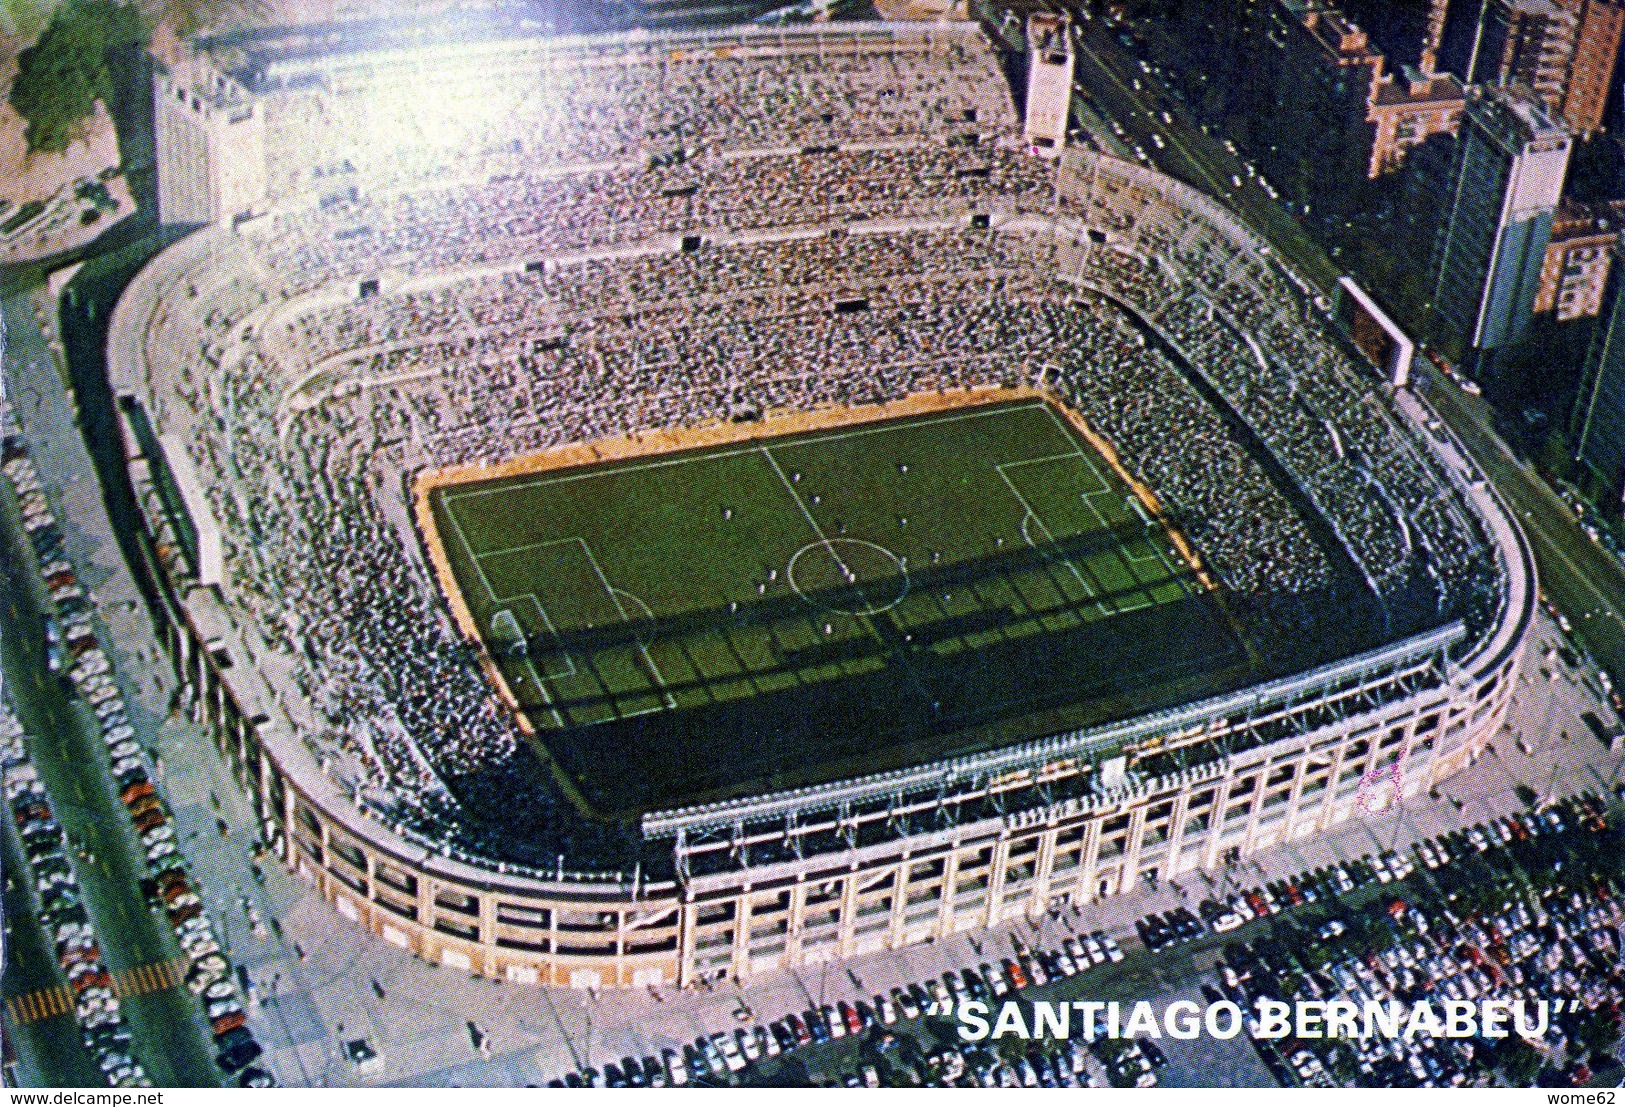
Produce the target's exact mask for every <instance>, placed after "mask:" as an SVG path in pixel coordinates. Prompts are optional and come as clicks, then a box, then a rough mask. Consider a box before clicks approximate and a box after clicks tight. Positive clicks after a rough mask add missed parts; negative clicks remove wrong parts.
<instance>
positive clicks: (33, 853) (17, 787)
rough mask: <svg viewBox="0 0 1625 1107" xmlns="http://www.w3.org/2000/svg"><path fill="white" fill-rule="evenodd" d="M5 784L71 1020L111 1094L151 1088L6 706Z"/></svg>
mask: <svg viewBox="0 0 1625 1107" xmlns="http://www.w3.org/2000/svg"><path fill="white" fill-rule="evenodd" d="M0 778H3V780H4V784H5V790H6V803H7V804H8V805H9V806H10V807H11V814H12V818H13V819H14V820H15V822H16V826H17V834H18V837H19V839H20V840H21V842H22V847H23V854H24V856H25V857H26V859H27V864H26V869H27V871H26V873H23V874H19V875H20V876H23V877H25V879H26V881H27V882H29V883H31V884H32V886H33V891H34V894H35V896H36V897H37V898H38V902H39V920H40V925H41V926H42V927H44V928H45V931H46V934H47V935H48V937H49V938H50V939H51V941H52V942H53V943H54V945H55V949H56V955H57V963H58V964H59V965H60V966H61V969H62V975H63V976H64V977H66V978H67V982H68V987H69V989H70V990H71V991H72V993H73V1013H74V1017H75V1018H76V1019H77V1020H78V1022H79V1031H80V1034H81V1035H82V1036H83V1038H84V1043H85V1049H86V1050H88V1051H89V1052H90V1054H91V1056H92V1057H93V1058H94V1059H95V1061H96V1064H97V1066H98V1067H99V1068H100V1069H101V1071H102V1075H103V1076H104V1077H106V1079H107V1082H108V1083H109V1084H110V1085H112V1086H113V1087H115V1088H146V1087H151V1086H152V1081H151V1080H149V1079H148V1078H147V1074H146V1070H144V1069H143V1068H142V1067H141V1063H140V1062H139V1061H137V1060H135V1058H133V1057H132V1056H131V1055H130V1047H131V1044H132V1038H131V1034H130V1031H129V1028H128V1027H127V1026H125V1024H124V1019H123V1017H122V1016H121V1015H120V1013H119V1000H118V996H117V995H115V994H114V992H113V978H112V975H111V974H110V973H109V972H108V970H107V964H106V962H104V961H103V960H102V952H101V947H100V945H98V944H97V942H96V935H95V932H94V931H93V930H92V929H91V926H90V918H89V916H88V915H87V914H86V912H85V905H84V899H83V895H82V893H81V891H80V887H79V881H78V879H77V878H76V877H75V875H74V871H73V864H72V862H70V861H69V860H68V853H67V849H66V845H67V842H66V838H65V837H64V835H63V832H62V827H61V825H60V824H58V823H57V821H56V818H55V816H54V815H53V814H52V811H51V801H50V800H49V798H47V796H46V794H45V785H44V784H43V783H42V782H41V781H40V779H39V771H38V770H37V769H36V768H35V766H34V764H33V762H32V761H31V760H30V759H29V756H28V750H27V747H26V745H25V743H24V740H23V728H22V725H21V724H20V723H19V722H18V720H17V717H16V716H15V715H14V714H13V713H12V712H11V710H10V708H9V706H8V705H6V704H4V703H0Z"/></svg>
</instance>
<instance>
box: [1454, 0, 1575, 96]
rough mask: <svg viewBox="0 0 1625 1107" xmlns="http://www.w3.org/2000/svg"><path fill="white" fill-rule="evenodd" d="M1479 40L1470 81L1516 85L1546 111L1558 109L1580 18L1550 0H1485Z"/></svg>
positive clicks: (1566, 79) (1563, 91) (1567, 76)
mask: <svg viewBox="0 0 1625 1107" xmlns="http://www.w3.org/2000/svg"><path fill="white" fill-rule="evenodd" d="M1487 11H1488V13H1489V16H1488V18H1487V19H1486V20H1485V22H1484V29H1483V33H1482V35H1481V36H1480V39H1479V48H1478V56H1477V63H1476V65H1475V66H1474V70H1473V72H1472V74H1471V75H1470V76H1469V77H1468V81H1469V82H1470V83H1475V84H1503V85H1504V84H1513V83H1517V84H1520V85H1522V86H1523V87H1524V88H1527V89H1529V90H1530V91H1531V92H1533V93H1534V94H1535V95H1536V96H1538V97H1539V98H1540V100H1541V102H1542V103H1544V104H1545V105H1546V107H1547V110H1549V111H1552V112H1556V111H1558V110H1560V109H1561V108H1562V105H1563V98H1564V93H1565V90H1566V89H1567V87H1568V80H1569V66H1570V63H1571V62H1572V61H1573V60H1574V47H1575V35H1576V33H1577V31H1578V29H1579V25H1580V21H1579V19H1578V17H1576V15H1575V13H1574V12H1573V11H1572V10H1570V9H1569V8H1568V7H1567V6H1565V5H1564V4H1559V3H1556V2H1554V0H1491V2H1490V4H1489V5H1488V7H1487Z"/></svg>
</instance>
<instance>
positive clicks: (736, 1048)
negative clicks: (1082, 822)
mask: <svg viewBox="0 0 1625 1107" xmlns="http://www.w3.org/2000/svg"><path fill="white" fill-rule="evenodd" d="M1012 943H1013V950H1012V954H1011V956H1009V957H1005V958H1002V959H1001V960H1000V961H999V963H998V964H997V965H995V964H993V963H992V962H991V961H984V962H983V963H982V964H981V965H979V966H977V967H976V968H966V969H962V970H961V971H959V972H953V971H948V972H945V973H943V974H942V976H941V978H934V979H930V980H925V981H923V982H920V983H916V984H909V985H905V986H900V987H897V988H893V989H892V990H891V991H890V992H887V993H880V994H877V995H875V996H874V997H873V998H872V999H869V1000H861V999H860V1000H856V1001H848V1000H844V999H843V1000H839V1001H837V1002H835V1003H829V1004H823V1005H821V1006H815V1007H812V1008H809V1009H808V1010H806V1011H804V1012H800V1013H792V1014H788V1015H785V1016H784V1017H783V1018H780V1019H777V1020H775V1021H773V1022H769V1023H766V1024H759V1025H756V1026H749V1027H744V1026H742V1027H738V1028H736V1029H735V1030H734V1031H733V1032H732V1033H729V1032H726V1031H720V1032H718V1033H715V1034H711V1035H707V1036H703V1037H700V1038H697V1039H695V1041H694V1043H693V1044H692V1045H684V1046H683V1047H681V1049H680V1050H679V1049H677V1048H668V1049H665V1050H663V1051H662V1052H661V1056H660V1057H654V1056H647V1057H642V1058H636V1057H627V1058H625V1059H623V1060H622V1061H621V1062H619V1063H618V1064H617V1063H611V1064H607V1065H605V1066H604V1069H603V1072H601V1073H600V1072H598V1071H597V1070H595V1069H586V1070H584V1071H582V1072H572V1073H569V1074H568V1075H566V1076H564V1077H561V1078H559V1079H557V1080H554V1081H551V1082H550V1086H553V1087H597V1086H600V1085H602V1086H607V1087H612V1088H613V1087H635V1088H641V1087H666V1086H682V1085H685V1084H689V1083H691V1082H694V1081H708V1082H725V1081H727V1080H728V1078H729V1077H731V1076H732V1075H733V1074H735V1073H738V1072H740V1071H742V1070H743V1069H744V1068H745V1067H746V1066H747V1065H749V1064H751V1063H752V1062H754V1061H759V1060H761V1059H763V1058H767V1057H778V1056H780V1055H782V1054H786V1053H790V1052H793V1051H794V1050H797V1049H801V1048H803V1047H805V1046H809V1045H814V1044H818V1043H822V1042H829V1041H835V1040H838V1039H841V1038H847V1037H858V1036H861V1035H863V1034H865V1033H874V1032H879V1031H883V1030H884V1029H885V1028H887V1027H890V1026H893V1025H895V1024H897V1023H899V1022H902V1021H907V1020H912V1019H917V1018H920V1017H921V1016H922V1015H924V1014H929V1013H932V1012H936V1011H947V1010H949V1009H951V1007H952V1006H954V1005H957V1004H958V1003H960V1002H962V1001H964V1000H967V999H977V1000H982V1001H983V1002H992V1001H994V1000H997V999H1000V998H1002V997H1004V996H1007V995H1010V994H1012V993H1013V992H1017V991H1020V990H1022V989H1025V988H1029V987H1042V986H1044V985H1046V984H1048V983H1050V982H1052V981H1055V980H1061V979H1065V978H1067V977H1071V976H1074V975H1076V974H1077V973H1079V972H1082V971H1083V970H1085V969H1087V968H1090V967H1091V966H1094V965H1099V964H1104V963H1106V962H1108V961H1121V960H1122V959H1123V950H1122V948H1121V947H1120V946H1119V945H1118V944H1117V942H1116V941H1115V940H1114V939H1112V938H1111V937H1110V936H1109V935H1107V934H1106V933H1104V932H1102V931H1096V932H1094V933H1092V934H1086V935H1079V936H1077V937H1068V938H1066V939H1065V940H1064V941H1063V942H1062V943H1061V945H1060V946H1058V947H1057V948H1055V949H1050V950H1041V949H1032V948H1030V947H1029V946H1027V945H1026V943H1025V942H1023V941H1022V940H1021V938H1020V936H1019V935H1013V936H1012Z"/></svg>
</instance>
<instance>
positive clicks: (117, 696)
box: [0, 408, 273, 1087]
mask: <svg viewBox="0 0 1625 1107" xmlns="http://www.w3.org/2000/svg"><path fill="white" fill-rule="evenodd" d="M0 430H3V432H4V436H3V439H0V471H3V472H4V473H5V475H6V477H7V479H8V480H9V481H10V482H11V484H12V487H13V489H14V490H15V491H16V492H17V496H18V502H19V504H20V506H21V507H22V512H23V526H24V529H25V530H26V531H27V534H28V538H29V542H30V545H32V547H33V549H34V552H35V555H36V556H37V557H38V559H39V564H40V570H41V575H42V579H43V580H44V582H45V585H46V588H47V590H48V591H49V594H50V598H51V603H52V605H53V607H54V613H53V615H52V616H51V617H50V618H49V619H48V621H47V639H48V641H47V645H48V654H49V657H50V661H51V665H52V668H53V669H55V670H56V671H57V672H58V673H59V674H61V675H62V676H63V677H64V678H65V679H67V680H68V682H69V683H70V685H71V687H72V688H73V689H74V691H75V692H76V693H77V694H78V695H79V696H80V697H82V698H83V699H84V701H85V703H86V704H88V705H89V706H90V708H91V709H92V710H93V711H94V712H95V715H96V720H97V723H98V725H99V727H100V729H101V734H102V738H103V740H104V742H105V743H106V745H107V754H108V758H109V763H110V770H111V773H112V777H113V781H114V783H115V785H116V786H117V788H118V792H119V798H120V800H121V801H122V802H123V803H124V805H125V809H126V810H127V811H128V812H129V816H130V820H131V822H132V823H133V825H134V827H135V831H136V834H137V835H138V837H139V839H140V842H141V849H142V852H143V854H144V858H145V861H146V864H147V870H148V879H147V880H146V881H145V882H144V884H145V886H146V887H147V889H148V891H149V895H150V896H151V897H152V900H153V904H154V906H156V907H160V908H161V909H162V910H163V911H164V914H165V916H166V918H167V919H168V921H169V924H170V926H171V927H172V928H173V929H174V932H175V937H176V939H177V941H178V942H179V943H180V946H181V949H182V950H183V951H184V952H185V954H186V958H187V963H188V967H187V970H186V975H185V981H186V985H187V987H188V988H190V989H191V990H192V992H193V993H194V994H196V995H197V996H199V997H200V1000H201V1002H202V1003H203V1005H204V1008H205V1011H206V1013H207V1015H208V1018H209V1024H210V1029H211V1030H212V1032H213V1034H214V1038H215V1045H216V1047H217V1057H216V1060H217V1062H218V1063H219V1065H220V1067H221V1068H222V1070H224V1071H225V1072H226V1073H228V1074H231V1075H236V1076H237V1077H238V1079H239V1082H240V1083H242V1084H244V1085H245V1086H250V1087H266V1086H269V1085H270V1084H272V1083H273V1081H272V1079H271V1076H270V1074H269V1073H267V1072H265V1071H264V1070H263V1069H258V1068H253V1067H251V1066H252V1063H253V1061H254V1060H255V1059H256V1058H258V1057H259V1055H260V1054H261V1052H262V1048H261V1046H260V1045H259V1043H258V1042H256V1041H255V1040H254V1037H253V1034H252V1033H251V1032H250V1031H249V1029H248V1028H247V1026H246V1025H245V1024H246V1022H247V1015H246V1013H245V1012H244V1010H243V1005H242V1001H241V999H240V998H239V997H238V995H237V992H236V988H235V986H234V985H233V983H232V981H231V978H230V972H231V968H230V965H229V964H228V963H227V961H226V957H225V954H224V953H223V952H222V950H221V948H220V943H219V942H218V941H217V940H216V938H215V935H214V931H213V927H212V925H211V924H210V922H209V919H208V916H207V913H206V912H205V910H204V907H203V901H202V899H201V898H200V897H199V896H198V894H197V892H196V891H195V890H194V888H193V887H192V883H191V879H190V877H189V876H188V874H187V871H186V865H185V860H184V858H182V857H181V855H180V852H179V847H178V845H177V844H176V841H175V827H174V824H173V822H172V821H171V819H170V816H169V812H168V810H167V809H166V808H165V806H164V802H163V798H162V797H161V796H160V795H159V794H158V789H157V786H156V784H155V783H154V782H153V779H152V775H151V773H150V772H149V770H148V765H147V758H146V754H145V751H143V750H142V748H141V746H140V744H139V743H138V742H137V741H136V735H135V728H134V727H133V726H132V725H131V723H130V717H129V711H128V705H127V704H126V701H125V699H124V694H123V692H121V691H120V690H119V687H118V684H117V683H116V682H115V681H114V679H113V671H112V664H111V662H110V661H109V659H108V657H107V655H106V653H105V651H104V650H103V649H102V648H101V644H100V641H99V639H98V637H97V634H96V630H95V627H94V625H93V621H92V616H93V612H92V608H91V605H90V600H89V598H88V597H87V596H86V594H85V591H84V589H83V587H81V585H80V583H79V580H78V578H77V574H76V573H75V572H74V568H73V565H72V562H71V561H70V560H69V559H68V557H67V551H66V548H65V544H64V541H63V537H62V531H61V528H60V526H59V525H58V523H57V520H56V517H55V515H54V514H53V513H52V511H51V508H50V505H49V503H48V502H47V501H46V497H45V494H44V489H43V487H42V485H41V483H40V479H39V474H38V472H37V471H36V470H35V467H34V464H33V462H32V461H31V460H30V459H29V457H28V453H27V448H26V445H25V444H24V441H23V439H22V436H21V428H20V427H19V426H18V424H17V422H16V418H15V415H14V413H12V412H11V411H10V409H9V408H7V409H5V410H0ZM36 783H37V782H36ZM40 797H41V800H42V801H43V788H42V789H41V791H40ZM19 825H21V824H19ZM57 833H58V834H59V835H60V829H58V832H57ZM85 925H87V926H88V923H86V924H85ZM107 1000H110V1001H111V1003H112V1004H113V1008H112V1009H113V1010H114V1011H115V1012H116V1010H117V1006H116V1005H117V1000H116V998H115V997H113V996H112V993H111V991H108V993H107Z"/></svg>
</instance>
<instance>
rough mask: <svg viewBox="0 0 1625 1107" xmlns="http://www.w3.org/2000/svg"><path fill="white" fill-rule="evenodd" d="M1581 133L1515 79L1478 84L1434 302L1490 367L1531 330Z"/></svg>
mask: <svg viewBox="0 0 1625 1107" xmlns="http://www.w3.org/2000/svg"><path fill="white" fill-rule="evenodd" d="M1571 144H1572V138H1571V136H1570V133H1569V130H1568V128H1567V127H1566V126H1565V125H1564V124H1563V123H1562V122H1561V121H1559V120H1555V119H1553V118H1552V116H1551V115H1550V114H1549V113H1548V112H1547V111H1546V109H1545V106H1544V105H1543V104H1542V103H1541V102H1540V101H1539V100H1538V99H1537V98H1536V97H1535V96H1534V95H1533V94H1532V93H1530V92H1528V91H1527V90H1525V89H1522V88H1520V87H1518V86H1516V85H1513V86H1507V87H1490V88H1486V89H1482V90H1475V91H1473V92H1472V93H1470V94H1469V96H1468V99H1467V110H1466V115H1465V117H1464V119H1463V121H1462V127H1461V136H1460V138H1459V140H1458V141H1457V144H1456V153H1455V157H1454V159H1453V160H1452V162H1451V165H1450V169H1449V179H1448V180H1447V181H1446V182H1445V188H1444V190H1443V202H1444V207H1443V210H1442V213H1441V224H1440V227H1439V233H1438V239H1437V242H1436V245H1435V249H1434V255H1433V267H1432V275H1433V305H1434V309H1435V312H1436V314H1437V318H1438V320H1439V323H1440V324H1441V326H1442V328H1443V330H1444V337H1445V338H1447V340H1449V342H1450V343H1451V344H1453V345H1455V346H1456V347H1457V350H1458V351H1459V352H1460V353H1461V355H1462V356H1463V360H1464V361H1466V362H1467V363H1469V365H1471V366H1472V367H1473V368H1474V370H1475V371H1477V372H1480V373H1481V374H1487V375H1493V371H1494V370H1493V365H1494V359H1495V355H1496V354H1497V353H1499V352H1500V351H1502V350H1504V349H1505V348H1506V347H1509V346H1511V345H1513V344H1514V343H1516V342H1517V341H1518V339H1519V338H1521V337H1522V336H1523V334H1524V331H1525V330H1526V329H1527V327H1528V324H1529V321H1530V319H1531V317H1532V312H1533V309H1534V301H1535V294H1536V292H1537V290H1538V288H1539V284H1540V274H1541V269H1542V267H1543V266H1544V263H1545V257H1546V247H1547V245H1548V243H1549V242H1550V240H1551V232H1552V222H1553V218H1554V216H1555V213H1556V210H1557V204H1558V200H1559V198H1560V197H1561V196H1562V192H1563V178H1564V174H1565V172H1566V170H1567V168H1568V159H1569V151H1570V146H1571Z"/></svg>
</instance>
